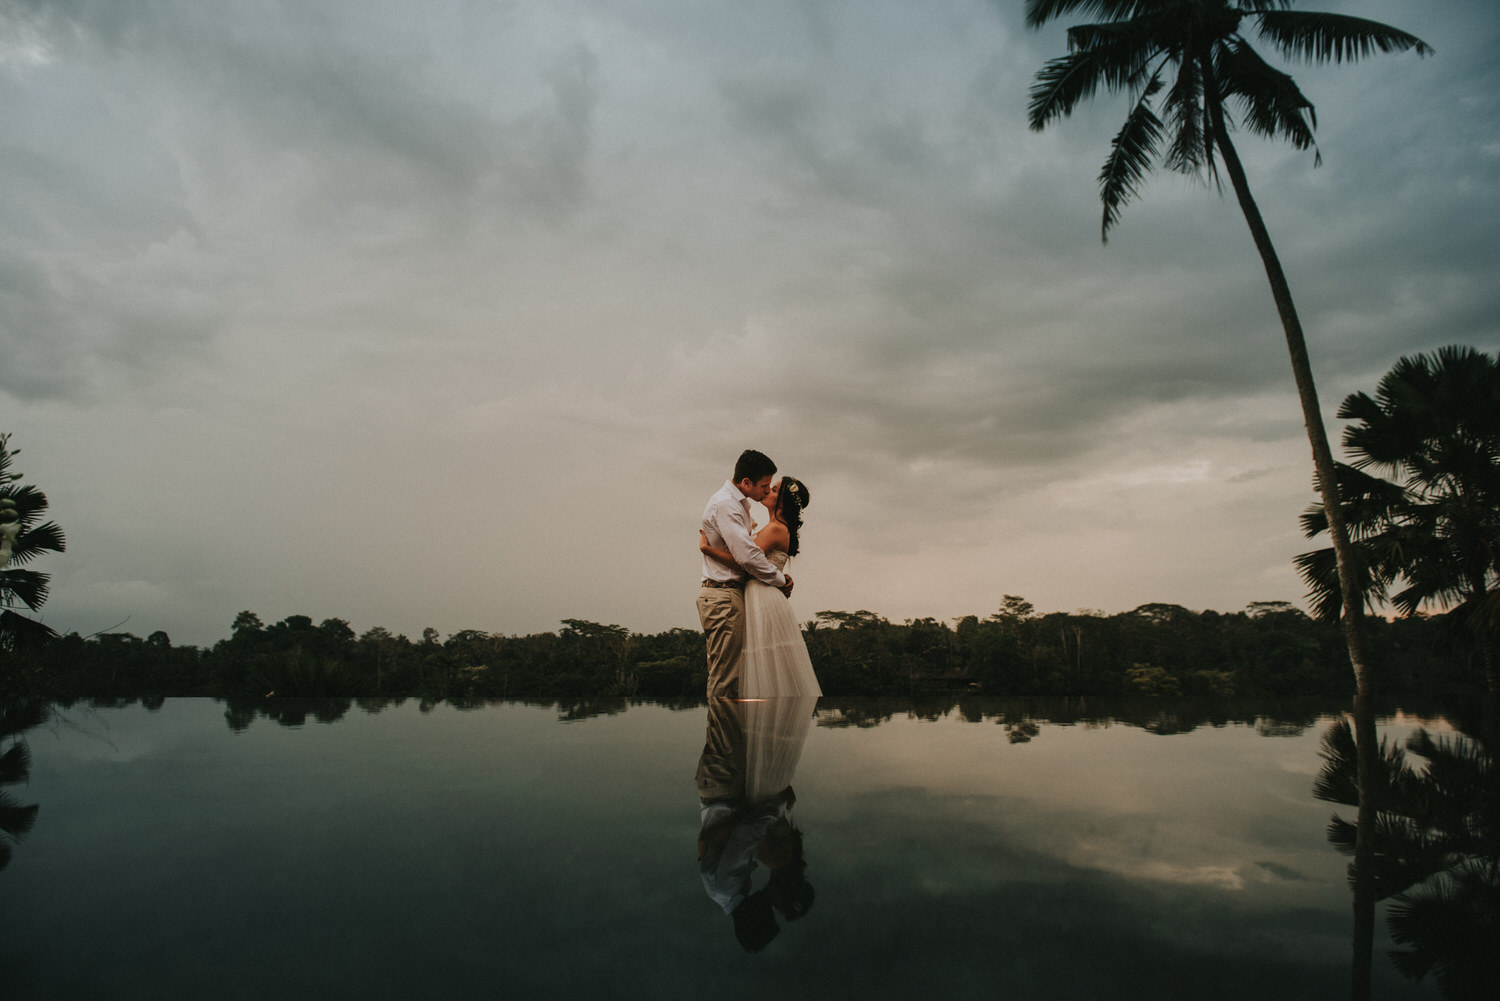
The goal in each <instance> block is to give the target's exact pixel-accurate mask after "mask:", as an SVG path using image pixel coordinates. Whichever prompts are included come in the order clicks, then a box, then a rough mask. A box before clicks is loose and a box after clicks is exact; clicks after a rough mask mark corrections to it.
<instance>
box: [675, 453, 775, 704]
mask: <svg viewBox="0 0 1500 1001" xmlns="http://www.w3.org/2000/svg"><path fill="white" fill-rule="evenodd" d="M774 475H776V463H774V462H772V461H771V460H770V459H769V458H767V457H766V456H765V455H762V454H761V453H760V452H757V451H755V450H754V449H746V450H745V451H744V452H741V453H740V458H739V461H738V462H736V463H735V464H734V477H733V478H732V479H729V480H726V481H725V482H724V485H723V486H722V487H720V488H719V490H718V493H716V494H714V495H713V496H712V497H710V498H709V499H708V506H707V507H705V508H704V509H703V525H702V528H703V534H704V535H706V536H708V542H709V545H711V546H715V547H717V548H720V549H727V550H729V552H730V554H731V555H732V556H734V559H735V562H736V563H738V564H739V565H740V567H743V568H744V569H743V570H741V569H739V568H737V567H730V566H725V565H724V564H723V563H720V562H719V561H718V560H716V559H713V558H711V557H709V556H707V555H705V556H704V557H703V586H702V587H700V588H699V589H698V621H699V622H700V623H702V625H703V632H704V634H705V635H706V636H707V638H708V697H709V698H711V699H713V698H728V699H733V698H738V697H739V694H740V653H741V651H743V650H744V648H745V579H746V578H745V574H747V573H748V574H750V575H751V576H752V577H754V578H755V579H756V580H760V581H764V582H765V583H767V584H770V585H771V586H772V587H778V588H780V589H781V590H782V592H783V593H785V594H791V593H792V578H790V577H788V576H786V575H785V574H783V573H782V572H781V571H780V570H778V569H776V566H775V565H774V564H773V563H772V562H771V561H770V560H768V559H766V554H765V553H763V552H761V551H760V547H759V546H757V545H756V544H755V540H754V539H752V538H751V537H750V524H751V520H750V505H751V503H752V502H755V501H760V500H764V499H765V496H766V494H768V493H770V491H771V478H772V477H773V476H774Z"/></svg>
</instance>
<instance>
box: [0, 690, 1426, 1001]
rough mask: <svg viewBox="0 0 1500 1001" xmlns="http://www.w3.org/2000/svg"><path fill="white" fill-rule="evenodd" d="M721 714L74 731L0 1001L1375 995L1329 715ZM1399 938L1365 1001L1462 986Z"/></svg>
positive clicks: (203, 714) (12, 925) (624, 711)
mask: <svg viewBox="0 0 1500 1001" xmlns="http://www.w3.org/2000/svg"><path fill="white" fill-rule="evenodd" d="M720 709H721V711H720V712H718V713H716V714H711V713H710V711H709V709H708V708H706V707H705V706H703V705H702V704H698V705H688V706H675V707H673V706H662V705H652V704H634V705H629V706H626V705H624V704H623V703H621V704H618V705H614V706H611V707H609V711H608V712H605V713H603V714H600V715H590V714H589V713H588V712H587V711H584V712H579V711H577V710H576V709H575V710H568V709H563V708H559V707H557V706H546V705H526V704H520V703H500V704H493V705H487V706H483V707H480V708H475V709H467V710H460V709H456V708H453V707H450V706H445V705H439V706H436V707H433V706H425V707H424V706H419V705H418V704H417V703H416V702H406V703H404V704H399V705H392V706H385V707H382V708H380V710H379V711H362V710H361V709H360V708H357V707H356V708H353V709H352V710H350V711H348V712H347V713H345V714H344V715H342V717H341V718H338V719H336V720H334V721H331V722H326V723H323V722H318V721H317V720H316V718H315V717H312V716H308V717H306V719H305V721H303V722H301V723H300V724H295V721H296V720H297V719H298V714H297V713H295V712H294V713H292V714H291V716H290V720H291V721H292V722H293V723H294V725H285V723H284V722H283V723H278V722H276V721H274V720H272V719H268V718H265V717H264V716H259V717H258V716H256V715H255V714H253V713H245V712H243V711H240V712H236V713H230V714H228V716H227V717H226V709H225V706H224V704H222V703H219V702H215V701H210V700H191V699H184V700H169V701H167V702H166V703H165V704H164V705H161V706H160V707H159V708H156V709H154V710H150V711H148V710H147V709H145V708H142V707H141V706H138V705H137V706H127V707H123V708H115V709H87V708H82V707H77V706H75V707H73V708H69V709H62V710H58V711H57V714H56V715H55V716H54V718H53V719H52V720H51V721H50V722H49V723H48V724H46V725H44V726H41V727H38V728H35V729H32V730H31V731H30V732H29V733H27V734H26V741H27V743H28V744H29V746H30V750H31V765H30V776H29V780H28V781H27V783H26V784H24V785H19V786H10V787H8V790H7V792H8V794H9V796H10V797H11V799H12V801H14V802H20V803H26V804H30V803H36V804H39V807H40V809H39V812H38V814H37V817H36V823H35V826H34V827H33V829H32V830H31V832H30V833H29V834H28V835H27V836H26V837H25V838H24V839H23V840H21V841H20V842H19V843H17V844H14V845H13V855H12V858H11V860H10V863H9V865H8V866H7V867H6V868H5V869H4V871H3V872H0V985H3V986H0V995H3V996H4V997H7V998H14V999H16V1001H21V999H54V998H56V999H64V998H67V999H71V998H86V997H100V998H110V999H131V998H189V997H194V998H256V999H262V998H278V999H282V998H285V999H292V998H319V999H328V998H397V997H415V998H471V997H478V996H491V995H497V996H504V997H518V998H532V997H538V998H540V997H581V998H616V997H619V998H625V997H630V998H637V997H653V998H693V999H700V1001H701V999H708V998H713V999H716V1001H717V999H729V998H751V997H754V998H758V999H759V998H765V997H767V996H779V997H784V998H802V997H819V998H834V997H860V996H865V997H923V996H931V997H949V998H977V997H986V998H990V997H994V996H996V995H1006V994H1016V993H1018V992H1021V993H1024V994H1027V995H1031V996H1036V997H1045V998H1100V997H1152V998H1179V997H1180V998H1188V997H1191V998H1203V997H1215V998H1240V997H1255V998H1264V997H1279V998H1288V997H1290V998H1314V997H1316V998H1320V999H1327V998H1342V997H1348V996H1349V979H1350V955H1351V953H1350V942H1351V933H1352V932H1351V920H1352V919H1351V902H1350V893H1349V889H1348V884H1347V881H1346V868H1347V859H1346V858H1345V857H1344V856H1341V855H1339V854H1338V853H1337V852H1335V851H1334V850H1333V849H1332V848H1331V847H1330V846H1329V844H1328V842H1327V840H1326V836H1325V834H1326V828H1327V825H1328V822H1329V819H1330V817H1331V815H1333V814H1334V813H1340V814H1341V815H1343V816H1345V817H1347V818H1348V819H1351V820H1352V819H1353V811H1352V809H1349V808H1345V807H1339V806H1336V805H1334V804H1330V803H1325V802H1320V801H1319V800H1317V799H1315V798H1314V797H1313V795H1312V787H1313V782H1314V779H1315V776H1316V774H1317V773H1318V771H1319V769H1320V767H1321V766H1322V765H1323V760H1322V759H1321V758H1320V756H1319V741H1320V738H1321V736H1322V734H1323V732H1324V731H1325V730H1326V729H1327V728H1328V725H1329V724H1330V722H1331V720H1332V719H1333V718H1335V716H1336V714H1337V712H1338V707H1337V706H1333V705H1329V706H1327V707H1324V708H1322V709H1321V710H1314V711H1309V712H1306V713H1299V714H1291V715H1292V716H1294V717H1295V718H1290V719H1281V718H1278V717H1277V716H1275V715H1267V716H1261V717H1259V718H1256V717H1255V716H1253V715H1252V716H1244V715H1241V716H1240V719H1242V720H1244V722H1220V723H1218V724H1217V725H1214V724H1211V723H1201V724H1194V725H1190V726H1182V725H1174V724H1173V723H1172V721H1171V719H1170V717H1163V716H1161V715H1160V714H1157V715H1154V716H1153V715H1150V714H1146V715H1142V714H1140V713H1135V714H1131V713H1126V712H1116V711H1111V710H1110V708H1109V707H1108V706H1104V705H1103V704H1102V703H1100V704H1095V705H1091V707H1090V709H1089V711H1088V712H1084V713H1079V712H1076V711H1075V712H1071V713H1063V714H1059V713H1048V712H1044V711H1038V712H1034V713H1026V712H1021V711H1017V709H1016V704H1015V703H1007V704H1005V706H1004V707H1000V706H998V705H989V704H986V703H984V702H973V703H970V702H965V703H964V704H963V706H962V708H961V709H946V708H944V709H939V710H936V711H931V712H928V713H925V714H922V713H918V712H913V711H911V710H910V709H909V708H907V707H903V706H900V705H896V704H890V703H871V702H850V701H837V700H827V699H825V700H822V702H821V703H816V704H815V703H813V702H806V703H804V704H801V705H791V704H788V703H773V704H749V705H736V706H721V707H720ZM924 716H925V717H926V718H924ZM283 717H284V720H285V719H286V718H287V717H286V714H285V713H283ZM1058 719H1062V720H1064V722H1062V723H1059V722H1056V721H1055V720H1058ZM1163 719H1166V720H1167V722H1166V723H1163ZM1380 723H1381V731H1382V733H1383V734H1385V735H1388V736H1391V737H1393V738H1395V739H1402V738H1404V737H1405V736H1406V735H1407V734H1408V733H1409V732H1410V731H1412V730H1414V729H1416V727H1417V726H1418V725H1426V726H1428V728H1429V729H1431V730H1433V731H1434V732H1437V733H1446V732H1448V727H1447V725H1446V724H1445V723H1444V722H1443V721H1442V720H1441V719H1426V720H1418V719H1417V718H1414V717H1410V716H1403V715H1394V716H1387V717H1384V718H1382V719H1381V721H1380ZM231 724H233V725H231ZM1184 729H1185V730H1186V732H1170V731H1173V730H1184ZM0 750H3V747H0ZM788 789H790V791H789V792H788V791H787V790H788ZM700 793H701V794H702V795H704V796H706V797H707V798H708V799H707V802H706V803H705V802H704V801H703V800H701V799H700ZM797 832H800V848H799V839H798V838H797ZM747 871H748V876H749V879H748V881H746V880H745V879H744V878H743V877H744V875H745V873H746V872H747ZM747 901H748V903H746V902H747ZM741 904H744V905H745V910H744V913H743V914H741V915H740V918H739V919H736V918H735V917H731V916H730V915H729V914H728V913H726V910H729V909H735V910H738V909H739V907H740V905H741ZM1377 928H1378V930H1377V940H1376V943H1375V946H1376V947H1375V962H1374V974H1373V975H1374V993H1375V996H1376V997H1386V998H1425V997H1438V996H1440V995H1439V994H1438V992H1437V989H1436V987H1435V986H1434V985H1433V983H1432V980H1431V978H1428V980H1426V981H1425V982H1423V983H1421V984H1415V983H1412V982H1411V981H1410V980H1408V979H1406V978H1404V977H1402V976H1401V975H1400V974H1399V973H1398V972H1397V971H1396V970H1395V968H1394V966H1393V965H1392V964H1391V962H1390V960H1389V958H1388V957H1387V951H1388V950H1389V949H1390V948H1392V943H1391V942H1390V940H1389V937H1388V932H1387V931H1386V930H1385V924H1384V921H1383V920H1382V921H1379V922H1378V923H1377ZM743 942H748V944H750V945H751V946H753V947H757V948H758V951H755V952H751V951H747V949H746V948H745V945H744V944H742V943H743Z"/></svg>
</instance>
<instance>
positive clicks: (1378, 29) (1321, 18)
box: [1255, 10, 1433, 63]
mask: <svg viewBox="0 0 1500 1001" xmlns="http://www.w3.org/2000/svg"><path fill="white" fill-rule="evenodd" d="M1255 18H1256V21H1257V22H1258V24H1259V31H1258V33H1259V34H1260V36H1261V37H1262V38H1264V39H1266V40H1267V41H1268V42H1270V43H1271V44H1272V45H1274V46H1276V48H1278V49H1280V50H1281V52H1282V54H1283V55H1285V56H1287V57H1288V58H1289V59H1301V60H1305V61H1307V62H1314V63H1326V62H1334V63H1342V62H1353V61H1355V60H1356V59H1363V58H1364V57H1365V56H1368V55H1370V54H1372V53H1374V52H1405V51H1406V50H1408V49H1415V50H1416V52H1417V55H1419V56H1427V55H1431V54H1432V51H1433V49H1432V46H1430V45H1428V44H1427V43H1426V42H1424V41H1422V40H1421V39H1420V38H1418V37H1417V36H1416V35H1412V34H1409V33H1407V32H1405V31H1402V30H1400V29H1399V28H1393V27H1391V26H1390V25H1388V24H1381V23H1380V22H1379V21H1369V20H1366V19H1365V18H1362V17H1349V16H1348V15H1345V14H1328V13H1322V12H1319V11H1297V10H1274V11H1273V10H1267V11H1258V12H1256V14H1255Z"/></svg>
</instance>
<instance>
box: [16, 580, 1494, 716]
mask: <svg viewBox="0 0 1500 1001" xmlns="http://www.w3.org/2000/svg"><path fill="white" fill-rule="evenodd" d="M1371 625H1372V627H1373V629H1374V633H1375V635H1374V639H1375V641H1376V642H1375V650H1376V652H1377V657H1378V659H1377V662H1376V665H1377V669H1378V671H1379V678H1380V679H1381V683H1382V685H1383V688H1384V690H1386V691H1388V692H1390V693H1392V694H1397V693H1422V694H1438V693H1465V692H1470V691H1475V690H1477V689H1478V688H1479V687H1480V685H1481V676H1482V672H1481V671H1480V670H1479V668H1478V666H1477V664H1476V663H1473V662H1471V661H1470V660H1469V659H1467V658H1466V657H1464V656H1461V655H1460V656H1446V657H1445V656H1440V655H1438V654H1435V653H1433V652H1432V640H1433V633H1434V626H1433V625H1432V624H1431V623H1430V622H1429V621H1428V620H1427V619H1425V618H1423V617H1420V616H1419V617H1414V618H1409V619H1398V620H1396V621H1393V622H1386V621H1384V620H1379V619H1377V620H1374V621H1372V623H1371ZM804 635H805V637H806V639H807V645H808V650H809V652H810V653H811V655H812V659H813V665H814V667H815V668H816V669H817V672H818V677H819V679H820V680H821V682H822V685H823V689H824V692H825V693H826V694H828V695H830V696H839V695H907V696H909V695H914V694H923V693H934V692H976V693H982V694H986V695H1017V696H1062V695H1122V694H1123V695H1145V696H1176V695H1184V696H1189V695H1202V696H1215V697H1224V696H1230V695H1242V696H1261V697H1265V696H1271V697H1289V696H1300V695H1342V694H1345V693H1347V692H1348V690H1349V688H1350V683H1349V674H1348V662H1347V660H1346V659H1345V658H1346V655H1345V654H1344V652H1343V647H1342V643H1341V642H1340V635H1339V632H1338V629H1337V627H1336V626H1334V625H1330V624H1327V623H1319V622H1316V621H1314V620H1312V619H1310V618H1308V617H1307V616H1306V615H1304V614H1303V613H1302V612H1300V611H1298V610H1297V609H1296V608H1294V607H1292V606H1291V605H1289V604H1286V603H1283V602H1263V603H1258V604H1255V605H1252V606H1250V607H1249V608H1248V609H1246V610H1245V611H1242V612H1235V613H1229V614H1221V613H1218V612H1214V611H1205V612H1194V611H1190V610H1188V609H1186V608H1183V607H1181V606H1178V605H1161V604H1153V605H1143V606H1141V607H1140V608H1137V609H1134V610H1132V611H1129V612H1122V613H1120V614H1117V615H1104V614H1102V613H1095V612H1075V613H1063V612H1054V613H1049V614H1046V615H1039V614H1036V612H1035V610H1034V609H1033V608H1032V606H1031V605H1030V604H1029V603H1028V602H1026V601H1025V600H1024V599H1021V598H1018V597H1015V596H1006V599H1005V603H1004V605H1003V606H1002V607H1001V608H1000V609H999V610H998V611H997V612H995V613H994V614H992V615H989V616H987V617H985V618H980V617H978V616H973V615H970V616H965V617H964V618H961V619H959V620H957V621H956V622H955V623H952V624H949V623H946V622H941V621H938V620H936V619H931V618H926V619H916V620H910V621H907V622H904V623H894V622H890V621H888V620H886V619H884V618H882V617H880V616H879V615H876V614H874V613H873V612H868V611H854V612H842V611H824V612H820V613H818V616H817V618H816V619H815V620H813V621H811V622H808V623H807V624H806V625H805V627H804ZM5 671H6V673H7V674H8V675H9V677H7V678H5V679H3V680H4V681H5V683H6V685H7V687H8V688H10V689H12V690H25V691H30V692H34V693H37V694H42V695H46V696H49V697H53V698H80V697H112V696H113V697H135V696H158V697H160V696H173V695H199V696H219V697H224V698H234V699H239V698H246V699H256V700H263V699H265V698H267V697H269V696H275V697H278V698H294V697H319V696H343V697H350V698H381V697H401V696H410V697H419V698H424V699H432V700H440V699H441V700H452V701H460V702H461V701H464V700H484V699H493V698H541V697H545V698H591V697H597V696H629V697H641V696H649V697H653V698H697V697H700V696H701V695H702V693H703V691H704V688H705V685H706V681H707V677H706V666H705V656H704V641H703V635H702V633H700V632H698V631H697V630H693V629H672V630H669V631H667V632H663V633H654V634H648V635H642V634H639V633H633V632H630V631H629V630H627V629H625V628H624V627H622V626H617V625H601V624H599V623H595V622H588V621H584V620H582V619H568V620H565V621H564V622H563V623H562V628H561V629H559V630H558V631H556V632H547V633H539V634H533V635H528V636H506V635H503V634H499V633H488V632H483V631H480V630H473V629H466V630H462V631H460V632H457V633H454V634H453V635H452V636H449V637H448V638H447V639H446V640H440V639H439V636H438V634H437V632H436V630H432V629H427V630H424V631H423V634H422V637H421V638H420V639H418V640H411V639H408V638H407V637H405V636H398V635H393V634H392V633H390V632H389V631H388V630H386V629H383V628H379V627H376V628H374V629H370V630H368V631H367V632H365V633H364V634H363V635H356V634H355V632H354V630H353V629H351V628H350V626H349V624H348V623H347V622H345V621H344V620H342V619H336V618H335V619H325V620H323V621H322V622H320V623H314V622H313V620H312V619H311V618H309V617H307V616H305V615H293V616H289V617H288V618H286V619H284V620H282V621H280V622H277V623H274V624H272V625H269V626H267V625H265V624H264V623H262V622H261V620H260V618H259V616H257V615H255V614H254V613H252V612H242V613H240V614H239V616H237V617H236V619H235V621H234V625H233V633H232V635H231V636H230V637H229V638H228V639H226V640H222V641H220V642H219V643H216V644H215V645H214V646H213V647H212V648H209V649H200V648H198V647H191V646H188V647H179V646H173V645H172V643H171V640H170V639H169V638H168V637H167V635H166V634H165V633H162V632H156V633H152V634H151V635H150V636H148V637H146V638H145V639H141V638H140V637H137V636H134V635H131V634H129V633H106V634H103V635H100V636H98V637H94V638H88V639H85V638H83V637H81V636H78V635H77V634H70V635H67V636H64V637H62V638H60V639H59V640H58V641H57V642H56V643H54V644H52V645H51V646H50V647H49V648H47V649H46V650H44V651H40V652H38V653H36V654H35V655H33V656H30V657H28V658H25V659H13V660H12V661H11V662H10V665H9V667H8V668H6V669H5Z"/></svg>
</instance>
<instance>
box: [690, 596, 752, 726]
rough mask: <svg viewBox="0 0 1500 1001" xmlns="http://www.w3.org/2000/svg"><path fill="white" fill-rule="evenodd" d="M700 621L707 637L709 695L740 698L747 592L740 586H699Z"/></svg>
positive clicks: (712, 697)
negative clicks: (741, 657) (741, 658)
mask: <svg viewBox="0 0 1500 1001" xmlns="http://www.w3.org/2000/svg"><path fill="white" fill-rule="evenodd" d="M698 622H699V623H700V624H701V625H702V626H703V633H704V635H705V636H706V637H707V639H708V697H709V698H711V699H714V698H719V699H737V698H739V695H740V654H741V653H742V652H743V651H744V649H745V592H744V591H743V590H742V589H740V588H737V587H703V588H699V589H698Z"/></svg>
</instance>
